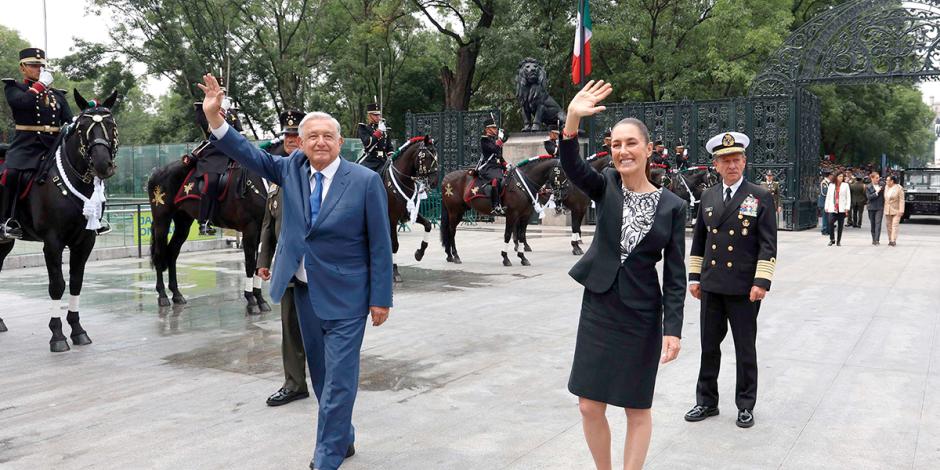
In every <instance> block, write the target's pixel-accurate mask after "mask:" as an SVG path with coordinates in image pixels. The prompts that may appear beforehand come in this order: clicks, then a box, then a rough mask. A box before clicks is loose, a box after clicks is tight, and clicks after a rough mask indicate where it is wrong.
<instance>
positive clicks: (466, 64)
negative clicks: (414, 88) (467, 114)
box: [441, 42, 480, 111]
mask: <svg viewBox="0 0 940 470" xmlns="http://www.w3.org/2000/svg"><path fill="white" fill-rule="evenodd" d="M479 55H480V44H479V43H478V42H471V43H469V44H466V45H463V46H461V47H460V48H459V49H457V72H456V73H455V72H454V71H452V70H450V68H448V67H447V66H444V67H443V68H442V69H441V82H442V83H443V84H444V107H445V108H446V109H452V110H456V111H466V110H467V109H469V108H470V95H471V93H472V92H471V87H472V85H473V74H474V73H475V72H476V68H477V56H479Z"/></svg>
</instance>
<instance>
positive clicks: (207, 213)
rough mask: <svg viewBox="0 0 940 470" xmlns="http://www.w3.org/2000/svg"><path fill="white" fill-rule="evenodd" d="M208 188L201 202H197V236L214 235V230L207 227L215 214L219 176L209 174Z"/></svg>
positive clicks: (209, 226)
mask: <svg viewBox="0 0 940 470" xmlns="http://www.w3.org/2000/svg"><path fill="white" fill-rule="evenodd" d="M208 185H209V186H208V187H207V188H206V192H205V194H203V195H202V200H200V201H199V235H215V233H216V231H215V228H214V227H212V226H211V225H209V221H210V220H212V216H213V215H214V214H213V213H214V212H215V204H216V199H218V197H219V195H218V192H219V191H218V187H219V175H217V174H215V173H209V178H208Z"/></svg>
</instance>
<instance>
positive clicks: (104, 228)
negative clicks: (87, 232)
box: [95, 203, 111, 235]
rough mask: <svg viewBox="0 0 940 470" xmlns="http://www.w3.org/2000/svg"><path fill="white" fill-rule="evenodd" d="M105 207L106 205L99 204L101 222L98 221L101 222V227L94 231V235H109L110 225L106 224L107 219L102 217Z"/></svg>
mask: <svg viewBox="0 0 940 470" xmlns="http://www.w3.org/2000/svg"><path fill="white" fill-rule="evenodd" d="M105 207H107V205H106V204H104V203H102V204H101V220H100V221H99V222H101V227H98V229H97V230H95V233H97V234H98V235H105V234H108V233H111V224H110V223H109V222H108V219H106V218H105V217H104V210H105Z"/></svg>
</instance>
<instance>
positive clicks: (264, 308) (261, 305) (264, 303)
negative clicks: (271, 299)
mask: <svg viewBox="0 0 940 470" xmlns="http://www.w3.org/2000/svg"><path fill="white" fill-rule="evenodd" d="M258 308H259V309H260V310H261V311H262V312H265V313H267V312H270V311H271V305H270V304H269V303H268V302H267V301H265V300H259V301H258Z"/></svg>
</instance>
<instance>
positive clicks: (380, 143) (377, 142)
mask: <svg viewBox="0 0 940 470" xmlns="http://www.w3.org/2000/svg"><path fill="white" fill-rule="evenodd" d="M367 110H368V114H369V123H368V124H365V123H361V122H360V123H359V140H361V141H362V148H363V150H362V153H363V158H362V159H361V161H360V162H359V163H360V164H361V165H362V166H365V167H366V168H369V169H371V170H372V171H375V172H379V171H382V167H383V166H384V165H385V161H386V160H387V159H388V156H389V155H391V153H392V151H393V149H392V143H391V141H390V140H389V138H388V128H387V127H386V126H385V120H384V119H382V110H381V109H379V105H377V104H375V103H372V104H370V105H369V106H368V107H367Z"/></svg>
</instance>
